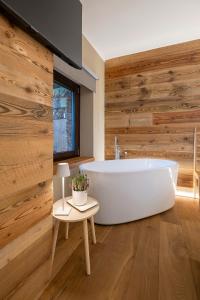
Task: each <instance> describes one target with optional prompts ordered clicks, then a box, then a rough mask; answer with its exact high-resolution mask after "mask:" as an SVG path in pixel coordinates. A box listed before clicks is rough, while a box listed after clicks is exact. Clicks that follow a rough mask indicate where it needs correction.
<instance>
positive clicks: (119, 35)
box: [81, 0, 200, 60]
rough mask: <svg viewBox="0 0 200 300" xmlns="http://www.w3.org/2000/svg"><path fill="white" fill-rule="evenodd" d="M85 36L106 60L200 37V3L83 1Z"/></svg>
mask: <svg viewBox="0 0 200 300" xmlns="http://www.w3.org/2000/svg"><path fill="white" fill-rule="evenodd" d="M81 2H82V4H83V34H84V35H85V37H86V38H87V39H88V40H89V42H90V43H91V44H92V45H93V47H94V48H95V49H96V50H97V52H98V53H99V54H100V56H101V57H102V58H103V59H105V60H106V59H109V58H113V57H118V56H122V55H126V54H131V53H136V52H140V51H144V50H149V49H154V48H158V47H162V46H166V45H171V44H176V43H180V42H184V41H189V40H193V39H198V38H200V0H81Z"/></svg>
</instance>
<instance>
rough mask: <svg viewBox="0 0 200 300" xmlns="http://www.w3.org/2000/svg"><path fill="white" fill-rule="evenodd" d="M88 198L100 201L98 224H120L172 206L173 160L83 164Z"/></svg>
mask: <svg viewBox="0 0 200 300" xmlns="http://www.w3.org/2000/svg"><path fill="white" fill-rule="evenodd" d="M80 169H81V171H83V172H84V173H86V174H87V175H88V178H89V184H90V187H89V195H91V196H93V197H94V198H96V199H97V200H98V201H99V204H100V210H99V213H98V214H97V215H96V217H95V222H96V223H97V224H104V225H108V224H119V223H125V222H130V221H134V220H138V219H141V218H145V217H148V216H152V215H155V214H158V213H161V212H163V211H165V210H168V209H170V208H171V207H173V205H174V203H175V192H176V183H177V174H178V164H177V162H175V161H170V160H160V159H146V158H145V159H124V160H107V161H98V162H91V163H86V164H82V165H81V166H80Z"/></svg>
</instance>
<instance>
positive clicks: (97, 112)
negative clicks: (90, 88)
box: [83, 36, 105, 160]
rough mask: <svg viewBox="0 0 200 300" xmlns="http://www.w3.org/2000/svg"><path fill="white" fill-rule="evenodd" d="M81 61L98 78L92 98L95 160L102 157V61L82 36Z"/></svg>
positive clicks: (103, 67) (103, 66)
mask: <svg viewBox="0 0 200 300" xmlns="http://www.w3.org/2000/svg"><path fill="white" fill-rule="evenodd" d="M83 63H84V65H85V66H87V67H88V68H89V69H90V70H92V71H93V72H94V73H95V74H96V75H97V77H98V78H99V79H98V80H97V82H96V93H94V98H93V151H94V157H95V159H96V160H103V159H104V103H105V102H104V73H105V72H104V69H105V65H104V61H103V59H102V58H101V57H100V56H99V55H98V53H97V52H96V50H95V49H94V48H93V47H92V46H91V44H90V43H89V42H88V40H87V39H86V38H85V37H84V36H83Z"/></svg>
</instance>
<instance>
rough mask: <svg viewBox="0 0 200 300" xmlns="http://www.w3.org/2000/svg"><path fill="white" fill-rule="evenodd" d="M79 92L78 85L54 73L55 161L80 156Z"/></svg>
mask: <svg viewBox="0 0 200 300" xmlns="http://www.w3.org/2000/svg"><path fill="white" fill-rule="evenodd" d="M79 90H80V88H79V86H78V85H77V84H75V83H74V82H72V81H71V80H69V79H67V78H65V77H64V76H62V75H61V74H59V73H58V72H54V86H53V124H54V160H63V159H65V158H69V157H74V156H78V155H79V127H80V126H79V123H80V97H79V96H80V95H79Z"/></svg>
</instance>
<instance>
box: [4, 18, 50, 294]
mask: <svg viewBox="0 0 200 300" xmlns="http://www.w3.org/2000/svg"><path fill="white" fill-rule="evenodd" d="M52 87H53V55H52V53H50V51H49V50H47V49H46V48H45V47H43V46H42V45H41V44H39V43H38V42H36V41H35V40H34V39H33V38H31V37H30V36H29V35H28V34H27V33H25V32H23V31H22V30H21V29H19V28H18V27H17V26H15V25H13V24H12V23H10V22H9V21H8V20H7V19H5V18H4V17H3V16H2V15H1V16H0V190H1V195H0V278H1V283H0V299H12V298H13V299H22V298H23V299H35V298H36V297H37V294H38V293H40V291H41V290H42V289H43V288H44V286H45V284H46V283H47V281H48V279H49V272H48V271H49V266H50V260H49V257H50V252H51V241H52V218H51V217H50V213H51V209H52V201H53V190H52V177H53V129H52Z"/></svg>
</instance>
